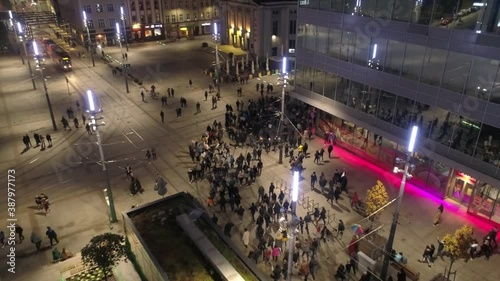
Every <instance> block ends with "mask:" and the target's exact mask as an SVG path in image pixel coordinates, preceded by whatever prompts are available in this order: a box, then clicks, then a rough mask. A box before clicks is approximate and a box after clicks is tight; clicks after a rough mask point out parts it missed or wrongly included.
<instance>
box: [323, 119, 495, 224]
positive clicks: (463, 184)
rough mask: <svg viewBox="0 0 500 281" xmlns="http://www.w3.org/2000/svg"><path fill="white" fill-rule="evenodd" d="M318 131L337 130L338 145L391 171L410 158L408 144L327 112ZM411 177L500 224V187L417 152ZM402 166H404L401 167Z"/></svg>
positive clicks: (440, 195)
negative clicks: (407, 153) (408, 156)
mask: <svg viewBox="0 0 500 281" xmlns="http://www.w3.org/2000/svg"><path fill="white" fill-rule="evenodd" d="M318 117H319V119H318V120H317V130H316V133H317V135H319V136H322V137H324V136H325V134H328V133H330V132H334V133H335V144H336V145H337V146H340V147H342V148H344V149H346V150H348V151H350V152H351V153H353V154H356V155H358V156H359V157H362V158H364V159H366V160H367V161H369V162H372V163H374V164H376V165H377V166H379V167H382V168H383V169H386V170H388V171H391V170H393V168H394V167H395V166H398V165H399V166H401V165H402V163H399V164H398V161H397V159H406V154H405V153H406V151H405V147H406V145H405V144H398V143H395V142H393V141H391V140H389V139H386V138H383V137H382V136H379V135H377V134H374V133H372V132H370V131H368V130H367V129H364V128H362V127H359V126H357V125H356V124H354V123H351V122H347V121H345V120H342V119H341V118H338V117H335V116H333V115H331V114H328V113H326V112H320V113H319V116H318ZM410 164H411V165H410V171H409V172H410V174H412V175H413V177H412V178H411V179H409V180H408V182H409V183H412V184H414V185H415V186H418V187H420V188H422V189H425V190H426V191H428V192H429V193H431V194H433V195H435V196H436V197H438V198H440V199H449V200H453V201H454V202H456V203H458V204H461V205H462V206H464V208H466V209H467V212H469V213H470V214H473V215H476V216H478V217H482V218H485V219H487V220H491V221H493V222H496V223H500V192H499V190H500V187H493V186H491V185H489V184H488V183H484V182H481V181H478V180H476V179H474V178H472V177H470V176H469V175H466V174H464V173H462V172H460V171H457V170H456V169H453V168H450V167H448V166H446V165H445V164H443V163H441V162H439V161H435V160H433V159H432V158H431V157H427V156H426V155H425V154H424V153H423V152H420V151H415V153H414V154H413V157H412V158H411V160H410ZM399 168H402V167H399Z"/></svg>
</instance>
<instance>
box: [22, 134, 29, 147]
mask: <svg viewBox="0 0 500 281" xmlns="http://www.w3.org/2000/svg"><path fill="white" fill-rule="evenodd" d="M23 143H24V145H25V146H26V149H29V148H30V145H29V143H28V139H27V138H26V136H23Z"/></svg>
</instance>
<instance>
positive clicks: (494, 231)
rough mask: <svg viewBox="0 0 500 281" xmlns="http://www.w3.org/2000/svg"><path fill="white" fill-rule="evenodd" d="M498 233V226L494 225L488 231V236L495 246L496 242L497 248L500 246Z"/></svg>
mask: <svg viewBox="0 0 500 281" xmlns="http://www.w3.org/2000/svg"><path fill="white" fill-rule="evenodd" d="M497 235H498V227H497V226H494V227H493V228H492V229H491V230H490V231H489V232H488V235H487V236H488V237H489V238H490V244H491V246H492V247H493V243H495V249H496V248H498V246H497Z"/></svg>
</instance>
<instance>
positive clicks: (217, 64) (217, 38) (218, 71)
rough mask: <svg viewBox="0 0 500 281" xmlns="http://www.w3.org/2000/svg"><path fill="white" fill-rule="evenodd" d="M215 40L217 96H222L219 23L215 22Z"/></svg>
mask: <svg viewBox="0 0 500 281" xmlns="http://www.w3.org/2000/svg"><path fill="white" fill-rule="evenodd" d="M214 42H215V64H216V67H215V68H216V71H217V74H216V75H215V77H216V79H217V80H216V81H217V98H220V83H221V81H220V61H219V30H218V28H217V23H216V22H214Z"/></svg>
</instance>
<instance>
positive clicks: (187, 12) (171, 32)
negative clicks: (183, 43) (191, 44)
mask: <svg viewBox="0 0 500 281" xmlns="http://www.w3.org/2000/svg"><path fill="white" fill-rule="evenodd" d="M163 3H164V4H163V15H164V24H165V28H166V36H167V38H170V39H172V40H175V39H178V38H181V37H190V36H197V35H205V34H212V24H213V23H214V22H218V18H219V9H218V6H217V3H218V2H217V1H215V0H189V1H178V0H164V1H163Z"/></svg>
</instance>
